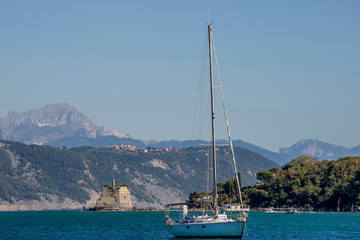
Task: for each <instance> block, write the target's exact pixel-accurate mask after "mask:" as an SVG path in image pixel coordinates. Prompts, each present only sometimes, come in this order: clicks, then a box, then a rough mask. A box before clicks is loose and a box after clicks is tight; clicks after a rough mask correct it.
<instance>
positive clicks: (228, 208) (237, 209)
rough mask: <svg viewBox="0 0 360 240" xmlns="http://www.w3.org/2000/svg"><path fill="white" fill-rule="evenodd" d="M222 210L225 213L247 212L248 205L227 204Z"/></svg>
mask: <svg viewBox="0 0 360 240" xmlns="http://www.w3.org/2000/svg"><path fill="white" fill-rule="evenodd" d="M224 210H225V211H226V212H243V211H245V212H249V211H250V206H249V205H243V206H242V205H241V204H228V205H225V206H224Z"/></svg>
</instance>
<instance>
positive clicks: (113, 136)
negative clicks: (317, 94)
mask: <svg viewBox="0 0 360 240" xmlns="http://www.w3.org/2000/svg"><path fill="white" fill-rule="evenodd" d="M0 139H4V140H12V141H18V142H23V143H27V144H40V145H50V146H56V147H61V146H67V147H79V146H93V147H104V146H109V145H120V144H127V145H133V146H136V147H140V148H146V147H154V148H155V147H194V146H198V144H199V141H198V140H185V141H178V140H170V141H160V142H158V141H146V140H139V139H135V138H133V137H131V136H130V135H129V134H126V133H123V132H121V131H119V130H113V129H110V128H107V127H104V126H102V127H99V126H97V125H96V124H95V123H94V122H93V121H92V120H91V119H90V118H88V117H87V116H86V115H84V114H83V113H81V112H80V111H78V110H77V109H76V108H75V107H72V106H70V105H69V104H66V103H57V104H52V105H47V106H44V107H43V108H41V109H31V110H28V111H25V112H22V113H16V112H13V111H12V112H10V113H8V115H7V116H5V117H3V118H0ZM223 142H225V140H219V141H218V143H219V144H221V143H223ZM200 143H201V144H206V142H205V141H200ZM233 144H234V146H238V147H242V148H245V149H248V150H251V151H253V152H256V153H258V154H260V155H263V156H265V157H267V158H269V159H271V160H273V161H275V162H276V163H278V164H280V165H283V164H285V163H287V162H289V161H290V160H291V159H292V158H296V157H298V156H299V155H301V154H307V155H311V156H313V157H316V158H318V159H328V160H333V159H337V158H339V157H345V156H357V155H360V145H359V146H356V147H353V148H347V147H343V146H338V145H333V144H330V143H325V142H322V141H319V140H316V139H308V140H301V141H299V142H298V143H295V144H294V145H292V146H291V147H288V148H281V149H280V150H279V153H276V152H272V151H269V150H267V149H264V148H261V147H259V146H256V145H254V144H251V143H247V142H244V141H242V140H234V141H233Z"/></svg>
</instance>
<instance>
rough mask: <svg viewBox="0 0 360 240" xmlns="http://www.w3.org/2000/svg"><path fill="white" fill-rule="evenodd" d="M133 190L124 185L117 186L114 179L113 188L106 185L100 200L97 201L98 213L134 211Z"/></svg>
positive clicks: (96, 208)
mask: <svg viewBox="0 0 360 240" xmlns="http://www.w3.org/2000/svg"><path fill="white" fill-rule="evenodd" d="M130 190H131V188H130V187H128V186H126V185H122V186H116V185H115V179H113V185H112V187H109V186H107V185H105V186H104V187H103V190H102V192H101V195H100V198H99V199H98V200H97V201H96V206H95V210H96V211H125V210H132V209H133V206H132V204H131V195H130Z"/></svg>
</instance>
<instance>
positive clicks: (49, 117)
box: [0, 103, 130, 144]
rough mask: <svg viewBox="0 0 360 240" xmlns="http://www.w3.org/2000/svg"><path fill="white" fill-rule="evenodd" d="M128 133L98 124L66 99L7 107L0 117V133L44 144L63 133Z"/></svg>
mask: <svg viewBox="0 0 360 240" xmlns="http://www.w3.org/2000/svg"><path fill="white" fill-rule="evenodd" d="M108 135H114V136H117V137H122V138H129V137H130V136H129V135H127V134H125V133H123V132H121V131H117V130H113V129H110V128H107V127H98V126H96V124H95V123H94V122H93V121H92V120H91V119H90V118H88V117H87V116H86V115H85V114H83V113H81V112H80V111H78V110H77V109H76V108H75V107H73V106H71V105H69V104H67V103H55V104H50V105H46V106H44V107H42V108H41V109H31V110H28V111H24V112H21V113H17V112H14V111H11V112H9V113H8V114H7V116H6V117H4V118H0V137H1V138H2V139H5V140H14V141H20V142H25V143H35V144H45V143H47V142H50V141H54V140H56V139H59V138H64V137H88V138H95V137H97V136H108Z"/></svg>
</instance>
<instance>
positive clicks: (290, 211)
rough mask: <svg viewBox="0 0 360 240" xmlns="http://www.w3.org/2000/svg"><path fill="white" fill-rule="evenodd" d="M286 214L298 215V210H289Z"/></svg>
mask: <svg viewBox="0 0 360 240" xmlns="http://www.w3.org/2000/svg"><path fill="white" fill-rule="evenodd" d="M285 213H287V214H296V213H298V210H296V209H288V210H287V211H286V212H285Z"/></svg>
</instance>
